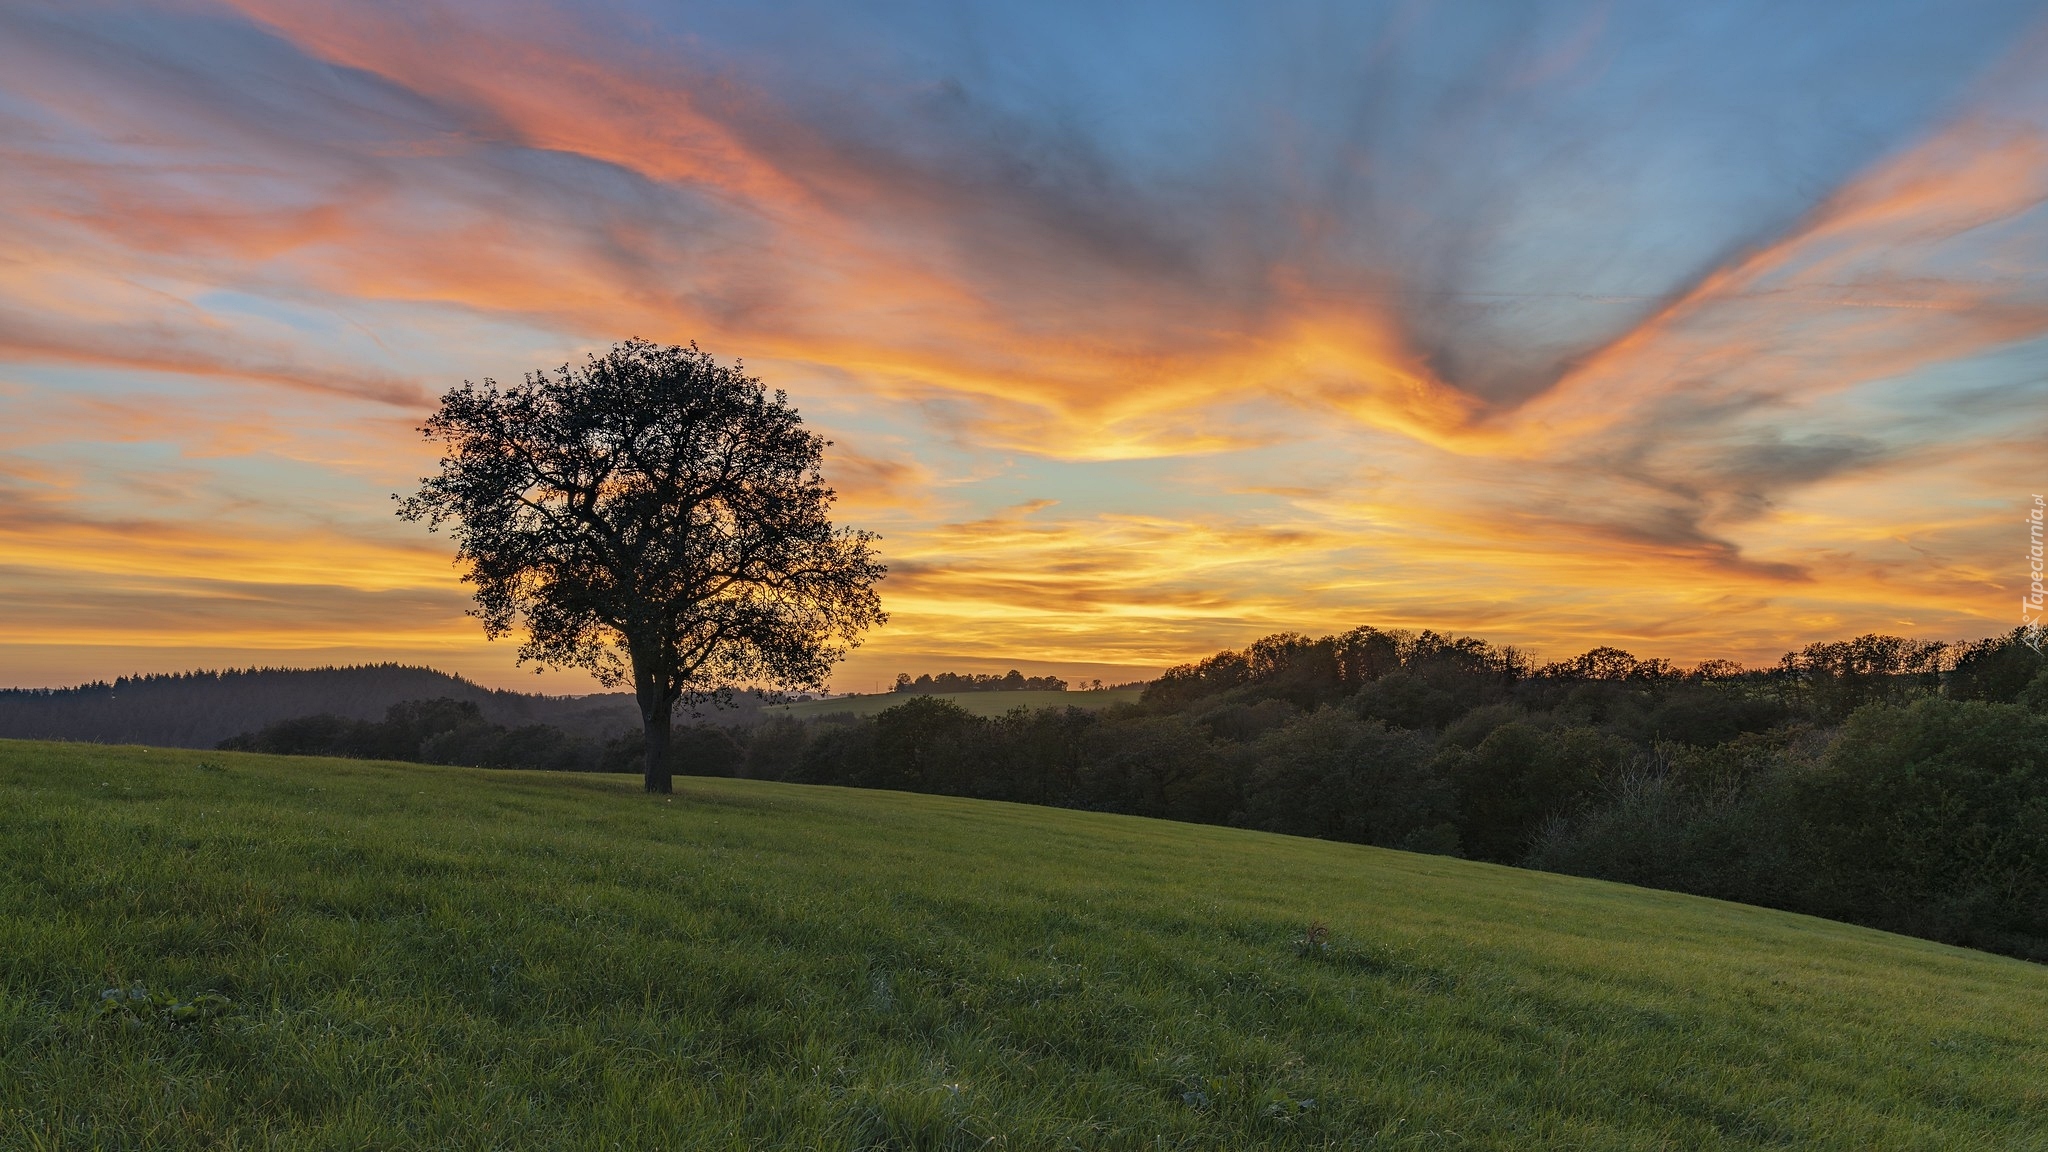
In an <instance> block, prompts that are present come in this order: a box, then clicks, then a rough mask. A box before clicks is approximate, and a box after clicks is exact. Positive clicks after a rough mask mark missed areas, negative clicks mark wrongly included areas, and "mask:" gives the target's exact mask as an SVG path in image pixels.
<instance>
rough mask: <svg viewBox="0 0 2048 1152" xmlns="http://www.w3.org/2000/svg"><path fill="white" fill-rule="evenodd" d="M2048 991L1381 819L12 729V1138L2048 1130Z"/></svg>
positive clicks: (1, 927) (7, 827)
mask: <svg viewBox="0 0 2048 1152" xmlns="http://www.w3.org/2000/svg"><path fill="white" fill-rule="evenodd" d="M988 695H992V696H1001V695H1003V694H1001V693H990V694H988ZM2044 1025H2048V968H2043V967H2041V966H2038V965H2032V964H2028V963H2025V962H2022V961H2018V960H2013V959H2009V958H2003V957H1998V956H1992V955H1988V954H1983V953H1976V952H1970V951H1965V950H1961V949H1957V948H1953V947H1948V946H1944V945H1940V944H1934V943H1930V942H1926V941H1922V940H1916V939H1909V938H1905V937H1900V936H1893V935H1888V934H1885V933H1882V932H1877V931H1873V930H1869V929H1863V928H1857V927H1852V926H1848V925H1843V924H1838V923H1833V922H1828V921H1822V920H1816V919H1811V918H1806V917H1801V916H1796V915H1790V914H1786V913H1780V912H1773V911H1766V910H1761V909H1757V908H1751V907H1747V906H1743V905H1737V904H1729V903H1722V902H1717V901H1713V900H1707V899H1702V898H1697V897H1691V896H1684V895H1678V894H1673V893H1667V892H1656V891H1650V890H1645V889H1637V888H1630V887H1625V886H1621V885H1616V884H1610V883H1605V882H1600V881H1593V880H1585V879H1577V878H1571V877H1564V876H1557V875H1550V874H1545V873H1538V872H1531V871H1523V870H1517V869H1512V868H1506V867H1501V866H1497V865H1491V864H1484V863H1476V862H1469V861H1461V860H1455V859H1450V858H1446V857H1439V856H1421V855H1411V854H1406V853H1401V852H1395V851H1390V850H1385V849H1379V848H1371V847H1366V846H1362V845H1351V844H1339V843H1331V842H1324V841H1317V840H1308V839H1299V838H1293V837H1286V836H1279V835H1273V834H1268V833H1260V832H1252V831H1246V830H1240V829H1230V828H1223V827H1214V826H1203V825H1192V824H1180V823H1170V822H1165V821H1155V820H1147V819H1141V818H1136V817H1129V816H1116V815H1107V814H1100V813H1089V812H1076V811H1065V810H1057V809H1047V808H1035V807H1026V806H1019V805H1011V804H1002V803H994V802H988V801H978V800H968V799H959V798H951V797H941V796H927V795H909V794H903V793H892V792H881V791H863V790H852V789H839V788H827V787H807V786H799V785H790V784H777V783H770V782H764V781H752V780H711V779H683V780H679V781H678V790H677V794H676V795H674V796H673V797H665V798H656V797H649V796H646V795H643V794H641V793H640V792H639V791H638V782H637V781H635V780H632V779H627V778H619V777H612V776H602V775H571V774H542V773H525V772H506V771H482V770H474V769H464V768H447V767H424V766H419V765H410V764H395V763H382V762H369V761H353V760H321V759H313V758H296V757H272V756H259V755H247V754H233V753H221V752H197V751H184V750H176V751H167V750H150V749H143V748H133V747H105V746H96V745H86V744H47V743H27V742H4V743H0V1147H4V1148H7V1149H86V1148H93V1149H145V1148H147V1149H166V1148H173V1149H174V1148H227V1149H235V1148H288V1149H300V1148H304V1149H324V1148H368V1147H374V1148H387V1149H389V1148H422V1149H425V1148H433V1149H461V1148H474V1149H487V1148H540V1147H546V1148H588V1149H609V1148H629V1149H632V1148H654V1147H672V1148H684V1147H687V1148H714V1149H715V1148H786V1149H810V1148H833V1149H970V1148H971V1149H981V1148H1010V1149H1060V1148H1090V1149H1092V1148H1104V1149H1108V1148H1128V1149H1139V1148H1145V1149H1161V1148H1169V1149H1213V1148H1232V1149H1258V1148H1271V1149H1283V1148H1289V1149H1292V1148H1304V1149H1305V1148H1385V1149H1395V1148H1414V1149H1423V1148H1484V1149H1528V1148H1576V1149H1624V1148H1628V1149H1637V1148H1641V1149H1653V1148H1669V1149H1710V1148H1730V1149H1732V1148H1765V1147H1788V1146H1789V1147H1800V1148H1824V1149H1857V1150H1863V1149H1872V1148H1981V1149H2030V1148H2048V1046H2044V1045H2042V1044H2041V1043H2040V1037H2041V1035H2042V1032H2043V1026H2044Z"/></svg>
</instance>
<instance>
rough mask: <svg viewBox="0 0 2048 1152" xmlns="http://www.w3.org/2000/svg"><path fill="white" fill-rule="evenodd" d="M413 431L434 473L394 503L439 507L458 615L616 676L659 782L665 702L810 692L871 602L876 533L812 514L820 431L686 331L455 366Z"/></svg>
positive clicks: (871, 619) (666, 783)
mask: <svg viewBox="0 0 2048 1152" xmlns="http://www.w3.org/2000/svg"><path fill="white" fill-rule="evenodd" d="M420 431H421V433H422V434H423V435H424V436H425V437H426V438H427V439H428V440H430V441H435V442H438V443H439V444H440V445H441V447H442V449H443V452H442V458H441V470H440V473H439V475H436V476H431V477H426V478H423V479H422V480H421V482H420V489H419V491H418V492H417V493H416V494H414V495H412V496H410V497H406V498H403V499H400V504H399V510H398V514H399V515H400V516H401V517H403V518H405V519H407V520H412V521H420V520H424V521H425V522H426V523H427V526H428V528H429V530H434V529H438V528H439V527H440V526H441V525H442V524H443V523H452V524H453V525H454V528H453V532H452V534H453V536H454V538H455V541H456V545H457V552H456V556H457V559H458V560H459V561H461V562H463V563H465V564H466V565H467V571H466V572H465V573H464V576H463V579H464V580H465V581H467V582H468V583H470V584H472V585H474V586H475V595H476V607H475V608H474V609H472V610H471V612H470V614H471V615H473V616H476V617H477V618H479V619H480V620H481V621H482V622H483V626H484V632H485V634H486V635H487V636H490V637H491V638H493V639H496V638H497V637H500V636H503V635H506V634H507V633H509V632H511V631H512V630H513V628H514V627H515V626H522V627H523V628H524V629H525V632H526V640H525V642H524V643H523V644H522V645H521V646H520V649H519V658H520V660H521V661H522V662H525V661H528V660H531V661H533V662H534V663H536V664H539V665H542V666H548V667H578V668H584V669H587V670H589V671H590V672H591V673H592V674H593V675H595V676H596V677H597V679H598V680H599V682H601V683H603V684H605V685H607V686H613V685H619V684H624V683H631V684H632V686H633V692H634V696H635V697H636V699H637V700H638V702H639V706H640V716H641V722H642V724H643V725H644V727H645V730H646V734H647V750H646V755H647V766H646V785H647V790H648V791H649V792H668V791H669V790H670V787H671V785H670V779H669V759H668V753H669V732H670V724H671V721H672V718H673V716H674V711H675V707H676V705H677V704H678V703H684V704H688V705H690V706H692V707H694V706H695V705H697V704H699V703H702V702H704V701H707V700H713V699H719V698H729V695H730V693H731V691H732V690H733V688H734V687H735V686H743V685H750V686H755V687H765V688H772V689H781V690H790V689H803V688H809V689H816V688H822V687H823V686H824V680H825V676H826V673H827V672H828V671H829V670H830V669H831V666H832V665H833V664H834V663H835V662H837V661H838V660H839V658H840V657H842V656H844V655H845V653H846V650H847V649H848V648H849V647H851V646H852V645H853V644H855V643H857V642H858V637H859V634H860V633H861V632H862V631H864V630H866V629H868V628H870V627H873V626H875V625H878V624H880V623H882V622H883V621H884V620H885V619H887V616H886V614H885V613H883V612H882V610H881V606H880V601H879V599H878V597H877V596H876V594H875V590H874V585H875V583H876V582H877V581H878V580H880V579H881V578H882V576H883V574H884V573H885V572H886V569H885V568H883V566H882V565H881V564H880V563H878V562H877V561H876V559H875V555H874V552H873V550H872V548H871V547H870V545H871V544H872V543H873V541H874V540H875V537H874V536H873V535H872V534H871V533H867V532H860V531H855V530H852V529H835V528H834V527H833V526H832V522H831V519H830V515H829V513H830V511H831V506H832V501H833V491H832V489H830V488H828V487H826V486H825V482H824V479H823V478H822V476H820V474H819V470H818V465H819V459H820V456H821V454H822V452H823V450H824V448H825V446H826V441H825V440H823V439H822V438H820V437H818V436H817V435H815V434H813V433H811V432H808V431H806V430H805V429H804V427H803V421H802V420H801V419H799V418H798V416H797V413H796V410H795V409H793V408H791V407H790V406H789V403H788V400H787V398H786V397H785V396H784V394H783V393H781V392H779V391H778V392H776V393H774V394H773V395H772V396H771V395H769V394H768V393H767V392H766V390H765V389H764V388H763V387H762V384H761V382H760V381H759V380H757V379H755V378H753V377H751V376H748V375H746V374H745V373H744V372H743V371H742V370H741V368H740V366H739V365H738V364H734V365H733V366H731V367H726V366H722V365H720V364H718V363H717V362H716V361H715V360H713V359H712V357H711V356H710V355H709V354H707V353H704V352H701V351H699V350H698V349H697V346H696V345H695V344H692V345H690V346H689V347H688V348H680V347H661V346H658V345H655V344H652V343H649V342H647V341H644V340H628V341H625V342H624V343H621V344H618V345H616V346H614V347H613V348H612V349H611V351H609V352H607V353H606V354H605V355H603V356H592V357H590V358H589V360H588V362H587V363H585V364H584V365H582V366H581V367H578V368H573V369H572V368H571V367H569V366H567V365H564V366H563V367H562V368H560V369H559V370H557V371H556V372H555V373H554V374H552V375H548V374H545V373H538V372H536V373H531V374H529V375H528V376H527V377H526V382H525V383H524V384H523V385H517V386H513V387H510V388H505V389H500V388H499V387H498V385H497V383H496V382H495V381H492V380H489V379H486V380H485V381H484V383H483V386H482V387H481V388H479V387H477V386H476V385H474V384H471V383H469V382H468V381H464V382H463V384H462V386H461V387H460V388H456V389H453V390H451V391H450V392H449V393H448V394H447V395H445V396H443V397H442V398H441V407H440V410H439V411H437V412H436V413H435V414H434V415H433V416H432V417H431V418H429V419H428V421H427V422H426V424H425V425H423V426H422V427H421V429H420ZM394 499H398V498H397V497H394Z"/></svg>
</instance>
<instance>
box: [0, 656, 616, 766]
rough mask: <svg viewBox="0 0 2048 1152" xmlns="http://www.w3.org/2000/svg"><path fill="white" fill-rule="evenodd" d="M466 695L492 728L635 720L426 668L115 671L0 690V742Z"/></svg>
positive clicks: (225, 727)
mask: <svg viewBox="0 0 2048 1152" xmlns="http://www.w3.org/2000/svg"><path fill="white" fill-rule="evenodd" d="M438 697H446V698H448V699H451V700H466V701H469V702H471V703H473V704H475V705H476V706H477V707H478V708H479V709H481V710H482V712H483V715H484V718H485V719H487V720H489V721H491V722H492V723H494V724H504V725H508V726H511V727H518V726H520V725H523V724H548V725H552V726H553V727H556V728H561V729H563V730H564V731H568V732H571V733H573V734H575V735H577V736H582V737H590V736H600V735H609V734H611V733H613V732H617V731H618V730H619V729H620V728H622V727H624V726H625V725H627V724H631V723H634V722H635V720H636V719H637V718H638V712H637V711H636V709H635V708H634V705H633V701H632V699H631V697H627V696H623V695H608V696H584V697H570V696H537V695H530V694H527V693H522V692H505V691H497V690H492V689H489V688H483V687H480V686H478V685H476V684H472V683H470V682H469V681H467V680H464V679H463V678H461V677H460V676H450V675H449V674H447V673H445V672H436V671H434V670H433V669H431V668H411V667H406V666H404V665H400V664H377V665H361V666H356V667H348V668H249V669H239V670H238V669H229V670H226V671H220V672H185V673H179V674H175V675H169V676H124V677H122V678H120V679H118V680H115V681H112V682H104V681H102V682H100V683H95V684H84V685H80V686H78V687H76V688H33V689H24V688H13V689H0V738H7V739H27V740H91V741H97V742H99V743H105V744H155V745H165V746H170V747H175V748H211V747H213V746H214V745H216V744H218V743H220V742H221V741H222V740H224V739H226V738H228V737H230V736H233V735H235V734H236V733H238V732H252V731H255V730H256V729H258V728H262V727H264V726H266V725H269V724H274V723H276V722H278V721H280V720H289V719H292V718H293V717H297V716H307V715H311V714H313V713H319V712H326V713H331V714H333V715H336V716H342V717H346V718H348V719H351V720H376V719H379V718H381V717H382V716H383V715H384V713H385V712H386V711H387V710H388V709H389V708H390V707H391V706H392V705H393V704H397V703H399V702H400V701H404V700H424V699H434V698H438Z"/></svg>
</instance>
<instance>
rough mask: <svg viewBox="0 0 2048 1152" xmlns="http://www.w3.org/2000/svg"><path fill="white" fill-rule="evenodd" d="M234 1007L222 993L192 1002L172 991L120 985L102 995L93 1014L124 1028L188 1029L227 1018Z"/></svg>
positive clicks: (201, 996) (194, 998) (193, 998)
mask: <svg viewBox="0 0 2048 1152" xmlns="http://www.w3.org/2000/svg"><path fill="white" fill-rule="evenodd" d="M234 1006H235V1005H234V1002H233V1001H232V1000H229V999H228V998H227V997H225V996H223V995H221V994H220V993H218V992H201V993H200V994H199V995H197V996H194V997H192V998H191V999H190V1000H180V999H178V998H177V997H176V996H173V995H171V994H170V993H168V992H151V991H150V990H149V989H148V988H146V987H144V986H143V985H142V984H140V983H137V984H133V985H130V986H129V987H126V988H122V987H120V986H118V985H116V986H115V987H112V988H108V989H106V990H105V991H103V992H101V993H100V999H99V1004H98V1005H97V1006H96V1007H95V1008H94V1009H93V1015H94V1017H95V1018H97V1019H99V1020H103V1021H107V1022H109V1023H112V1024H115V1025H117V1026H119V1027H122V1028H147V1027H151V1026H161V1027H165V1028H184V1027H190V1026H191V1025H194V1024H200V1023H204V1022H205V1021H208V1020H213V1019H217V1018H219V1017H221V1016H225V1015H226V1014H228V1013H229V1012H231V1011H233V1010H234Z"/></svg>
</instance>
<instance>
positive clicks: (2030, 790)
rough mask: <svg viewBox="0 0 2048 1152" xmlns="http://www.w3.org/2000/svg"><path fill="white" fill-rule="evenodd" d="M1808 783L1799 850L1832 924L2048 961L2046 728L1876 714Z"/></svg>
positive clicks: (1939, 713)
mask: <svg viewBox="0 0 2048 1152" xmlns="http://www.w3.org/2000/svg"><path fill="white" fill-rule="evenodd" d="M1799 784H1800V786H1799V789H1798V795H1797V801H1798V816H1799V820H1800V830H1799V843H1800V844H1801V845H1802V849H1803V852H1804V854H1805V857H1806V859H1807V862H1808V866H1809V867H1810V868H1811V869H1812V870H1813V872H1814V874H1815V876H1816V877H1817V878H1818V879H1819V880H1820V881H1821V883H1822V890H1821V892H1820V895H1819V897H1818V899H1820V901H1821V902H1822V903H1823V905H1824V906H1825V909H1827V910H1829V911H1830V914H1835V915H1845V916H1850V917H1852V918H1857V919H1862V920H1864V922H1866V923H1879V924H1882V925H1884V926H1886V927H1893V928H1896V929H1898V930H1900V931H1907V932H1913V933H1915V934H1919V935H1926V936H1932V937H1934V938H1936V939H1944V940H1951V941H1955V942H1958V943H1965V944H1973V945H1977V946H1982V947H1996V948H2001V949H2002V950H2014V951H2020V952H2022V953H2023V954H2029V955H2037V956H2048V715H2043V714H2041V713H2038V712H2035V711H2032V710H2030V709H2028V708H2024V707H2021V706H2019V705H2013V704H1990V703H1984V702H1981V701H1956V700H1946V699H1940V698H1928V699H1923V700H1918V701H1915V702H1914V703H1912V704H1911V705H1908V706H1905V707H1890V706H1885V705H1874V706H1869V707H1865V708H1862V709H1859V710H1858V711H1857V712H1855V713H1854V714H1853V715H1852V716H1850V718H1849V722H1848V724H1847V725H1846V726H1845V727H1844V728H1843V731H1842V734H1841V736H1840V738H1839V739H1837V740H1836V741H1835V743H1834V745H1833V746H1832V747H1831V748H1830V749H1829V750H1828V753H1827V757H1826V760H1825V761H1824V763H1823V765H1822V767H1821V768H1820V770H1819V771H1816V772H1813V773H1810V774H1807V775H1805V776H1804V777H1802V778H1801V779H1800V781H1799Z"/></svg>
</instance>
